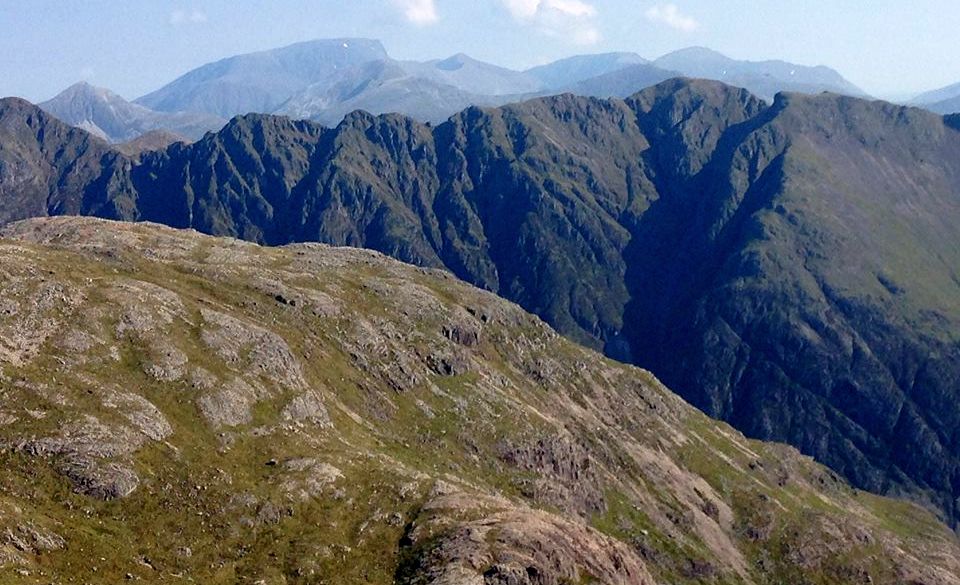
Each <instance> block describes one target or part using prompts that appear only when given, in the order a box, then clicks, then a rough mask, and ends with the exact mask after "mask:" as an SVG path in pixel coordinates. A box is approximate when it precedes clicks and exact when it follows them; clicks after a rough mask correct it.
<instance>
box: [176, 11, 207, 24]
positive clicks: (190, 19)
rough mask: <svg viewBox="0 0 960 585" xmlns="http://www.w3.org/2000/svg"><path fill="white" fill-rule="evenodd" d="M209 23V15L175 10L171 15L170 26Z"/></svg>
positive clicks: (201, 12)
mask: <svg viewBox="0 0 960 585" xmlns="http://www.w3.org/2000/svg"><path fill="white" fill-rule="evenodd" d="M204 22H207V15H206V13H205V12H203V11H200V10H191V11H186V10H174V11H173V12H171V13H170V24H172V25H173V26H179V25H181V24H202V23H204Z"/></svg>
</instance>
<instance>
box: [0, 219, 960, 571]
mask: <svg viewBox="0 0 960 585" xmlns="http://www.w3.org/2000/svg"><path fill="white" fill-rule="evenodd" d="M8 235H12V236H15V237H17V238H19V239H21V240H24V241H25V242H26V243H23V244H20V243H16V242H15V241H13V240H7V241H4V242H3V243H2V244H0V278H2V279H3V280H2V287H3V290H4V292H5V294H4V299H5V302H6V305H5V307H3V310H0V315H2V316H0V331H2V332H3V337H2V339H4V344H3V345H2V346H0V349H2V351H0V365H2V376H0V399H2V400H0V420H2V421H4V424H3V425H0V445H5V447H4V448H3V450H2V452H0V461H2V465H3V467H4V469H5V470H6V472H5V473H4V474H3V475H2V476H0V580H2V581H3V582H4V583H6V582H11V583H46V582H49V581H50V580H51V579H53V580H56V581H60V582H90V581H95V582H96V581H101V582H118V581H121V580H123V579H124V578H125V577H126V575H127V574H130V575H132V576H133V577H135V578H140V579H144V580H149V581H153V582H180V581H181V580H183V579H185V578H191V579H193V580H194V581H196V582H205V583H235V582H256V581H257V580H263V581H264V582H266V583H324V582H329V583H334V582H336V583H364V582H375V583H390V582H394V580H395V579H396V580H399V581H401V582H411V583H418V582H430V579H440V578H442V577H443V576H444V575H447V577H448V578H449V574H448V573H444V571H450V570H451V569H450V567H467V568H468V573H469V572H470V571H472V573H470V574H473V575H479V574H480V573H483V572H485V571H487V572H489V571H492V570H494V568H495V567H501V566H514V565H516V566H518V567H521V568H524V569H525V568H526V567H534V568H537V570H538V571H540V574H542V575H547V576H550V578H554V579H558V580H559V582H592V581H591V580H592V579H596V580H599V581H601V582H611V583H614V582H636V581H635V580H634V581H631V579H630V578H628V577H626V576H624V574H623V572H622V571H623V570H625V569H617V568H615V566H616V565H617V564H618V563H619V565H620V566H622V567H631V566H636V567H645V569H643V570H645V571H649V574H650V575H651V576H652V578H653V579H654V580H656V582H663V583H739V582H754V583H777V582H791V583H859V582H863V580H864V579H866V577H867V576H868V575H869V577H870V578H871V579H872V580H873V582H874V583H895V582H902V581H903V580H905V579H909V578H914V579H917V580H920V581H922V582H925V583H956V582H957V580H956V575H957V574H960V573H958V571H960V567H958V565H957V561H956V559H957V558H960V556H958V555H960V547H958V544H957V542H956V539H955V538H954V536H953V535H952V534H951V533H949V532H948V531H947V530H946V529H945V528H944V527H943V526H941V525H940V524H938V523H937V522H936V521H935V520H934V519H933V518H932V517H931V516H930V515H929V514H928V513H926V512H924V511H922V510H920V509H919V508H916V507H914V506H911V505H909V504H903V503H898V502H893V501H890V500H886V499H882V498H877V497H874V496H869V495H866V494H863V493H861V492H857V491H855V490H852V489H851V488H849V487H847V486H846V485H845V484H844V483H843V482H842V481H840V480H839V479H837V478H836V477H835V476H833V475H832V474H831V473H830V472H828V471H826V470H825V469H823V468H821V467H819V466H817V465H815V464H814V463H812V462H811V461H810V460H808V459H806V458H803V457H801V456H799V455H798V454H797V453H796V452H795V451H792V450H791V449H789V448H787V447H783V446H779V445H772V444H763V443H758V442H754V441H748V440H746V439H744V438H743V437H742V436H740V435H739V434H737V433H736V431H734V430H732V429H731V428H729V427H727V426H725V425H723V424H720V423H716V422H714V421H711V420H709V419H708V418H706V417H704V416H703V415H701V414H699V413H698V412H696V411H695V410H694V409H692V408H690V407H689V406H687V405H686V404H684V403H683V402H682V401H680V400H679V399H678V398H677V397H676V396H674V395H673V394H671V393H670V392H669V391H667V390H666V389H664V388H663V387H662V386H660V385H659V383H657V382H656V380H654V379H653V378H652V377H651V376H650V375H649V374H647V373H646V372H643V371H641V370H638V369H635V368H631V367H627V366H622V365H619V364H614V363H613V362H610V361H608V360H606V359H604V358H602V357H600V356H599V355H597V354H594V353H591V352H589V351H586V350H583V349H581V348H579V347H577V346H575V345H573V344H571V343H569V342H567V341H565V340H563V339H562V338H560V337H558V336H557V335H556V334H554V333H553V332H552V331H551V330H549V329H548V328H547V327H546V326H545V325H543V324H542V323H541V322H540V321H538V320H537V319H535V318H533V317H531V316H528V315H527V314H525V313H523V312H522V311H521V310H519V308H517V307H515V306H513V305H510V304H508V303H505V302H504V301H501V300H499V299H496V298H495V297H493V296H492V295H489V294H486V293H482V292H480V291H478V290H476V289H471V288H469V287H468V286H466V285H464V284H462V283H460V282H458V281H456V280H454V279H452V278H451V277H449V276H447V275H445V274H443V273H438V272H430V271H424V270H421V269H415V268H412V267H408V266H404V265H401V264H399V263H396V262H394V261H390V260H387V259H385V258H383V257H380V256H378V255H376V254H373V253H368V252H362V251H355V250H338V249H330V248H323V247H319V246H294V247H289V248H279V249H263V248H258V247H256V246H253V245H249V244H242V243H238V242H234V241H229V240H217V239H212V238H207V237H202V236H198V235H196V234H192V233H186V232H173V231H171V230H168V229H162V228H157V227H150V226H146V225H119V224H109V223H104V222H97V221H94V220H82V219H61V220H46V222H37V223H26V224H19V225H15V226H14V227H13V228H12V231H9V232H8ZM38 242H39V243H38ZM25 260H27V261H26V262H25ZM142 283H149V284H147V285H144V284H142ZM151 285H152V286H151ZM51 287H52V288H51ZM51 291H52V292H51ZM170 293H172V295H173V296H171V294H170ZM211 310H215V311H219V312H222V313H224V314H228V315H230V316H232V317H235V318H237V319H240V320H241V321H242V322H244V323H246V324H248V327H247V328H246V330H248V331H251V330H253V331H255V330H256V329H255V327H262V328H265V329H266V330H269V331H272V332H275V333H276V334H278V335H279V336H280V338H281V339H282V342H280V343H279V344H277V343H276V342H275V338H269V337H262V338H261V342H258V343H254V344H246V345H244V344H243V343H240V344H239V346H238V347H239V349H238V350H237V352H236V353H235V355H234V356H233V357H232V358H231V359H224V357H223V355H225V354H223V353H222V350H223V346H222V345H217V343H216V342H214V343H211V342H210V340H211V339H214V338H212V337H211V336H210V333H211V331H214V332H215V331H217V327H216V326H215V325H214V324H213V323H212V322H210V321H209V319H208V318H207V317H205V316H204V315H205V314H206V315H208V316H209V314H210V313H209V311H211ZM139 311H145V312H146V313H141V312H139ZM137 315H139V317H137ZM144 315H145V316H144ZM164 315H168V316H169V319H167V318H165V317H164ZM123 323H126V324H127V325H128V328H127V329H126V331H124V332H123V333H122V334H119V335H118V329H117V328H118V325H120V324H123ZM131 324H133V325H131ZM130 327H133V328H132V329H131V328H130ZM477 332H479V342H478V343H474V341H473V334H475V333H477ZM80 333H85V334H87V335H86V336H81V335H80ZM229 335H232V334H228V335H227V337H229ZM236 335H240V334H239V333H237V334H236ZM81 338H82V339H86V340H88V342H87V343H78V342H77V339H81ZM241 338H242V335H241V336H240V337H238V339H241ZM264 339H266V340H267V341H266V342H264V341H263V340H264ZM71 340H72V341H71ZM221 340H222V338H221ZM271 340H273V341H271ZM257 347H269V348H272V351H273V353H271V352H270V351H267V352H266V353H264V352H258V350H257ZM284 347H286V348H288V349H289V354H286V353H285V350H284ZM79 348H82V349H79ZM171 348H173V349H171ZM31 350H33V351H31ZM178 351H179V352H181V353H182V354H183V356H185V357H186V358H187V362H186V364H183V365H182V368H181V369H182V371H181V373H180V378H179V379H171V380H169V381H160V380H158V379H157V378H156V376H151V375H150V372H151V371H155V370H152V369H151V366H152V365H155V364H158V363H160V364H163V363H166V362H164V359H165V356H167V357H169V355H171V354H176V352H178ZM158 352H159V353H158ZM264 356H266V357H264ZM285 356H293V360H294V361H293V362H288V361H284V360H285ZM444 364H445V365H444ZM200 368H202V369H203V370H205V371H206V372H208V373H209V374H210V375H212V376H213V377H215V378H216V379H217V382H216V383H215V384H213V385H212V386H211V387H209V388H205V387H204V385H203V384H202V383H198V382H197V380H198V378H197V376H196V372H198V371H199V369H200ZM298 369H299V370H300V371H302V377H303V380H304V384H305V386H304V385H301V384H300V382H298V380H297V375H295V372H296V371H297V370H298ZM173 370H176V368H173ZM171 371H172V370H171ZM291 372H293V373H294V374H291ZM449 374H452V375H449ZM168 377H176V374H175V373H174V374H171V375H170V376H168ZM235 377H240V378H242V379H244V380H246V381H247V382H248V383H249V384H250V385H252V386H257V387H259V388H260V389H261V391H260V393H259V394H258V396H257V398H256V400H255V404H253V405H252V406H251V409H250V415H251V418H250V420H249V422H246V423H243V424H240V425H238V426H235V427H219V428H218V427H215V426H214V425H212V424H211V422H210V420H209V419H208V418H206V417H205V416H204V415H203V412H202V409H201V408H200V407H199V404H200V403H201V400H202V397H203V396H205V395H209V394H210V393H212V392H216V390H217V389H218V388H220V387H222V386H224V385H226V384H227V383H228V382H229V381H230V380H231V379H233V378H235ZM306 388H311V389H314V390H317V391H319V393H320V396H321V398H322V401H323V403H324V404H325V407H326V410H327V412H328V413H329V419H330V423H331V424H330V425H326V424H317V423H316V422H310V421H305V422H299V423H298V422H291V421H285V420H283V417H282V416H281V414H280V413H281V412H282V411H283V409H284V407H285V406H286V405H287V404H289V403H290V401H291V400H292V399H293V398H295V397H296V396H298V395H301V394H303V393H304V392H306V391H307V390H306ZM117 393H129V394H134V395H137V396H140V397H143V398H145V399H146V400H148V401H149V402H150V403H152V404H153V405H155V406H156V408H157V409H158V410H159V411H160V412H161V413H162V417H163V418H164V419H166V420H167V421H168V422H169V425H170V427H171V428H172V431H173V432H172V434H170V435H169V436H168V437H166V438H164V439H163V440H160V441H154V440H143V445H142V446H141V447H140V448H139V449H137V450H136V451H134V452H132V453H129V454H120V455H119V456H116V457H112V458H107V459H106V460H103V461H107V460H109V461H115V462H117V463H118V464H120V465H123V466H129V467H130V468H131V469H133V470H134V471H135V472H136V474H137V475H138V477H139V481H140V483H139V486H138V487H137V488H136V489H135V490H134V491H133V492H132V493H131V494H130V495H129V496H127V497H124V498H119V499H113V500H108V501H103V500H99V499H96V498H91V497H89V496H86V495H82V494H79V493H77V491H76V489H75V488H76V487H77V486H76V485H74V484H72V483H71V481H70V480H69V479H67V478H66V477H64V475H63V474H61V473H59V472H58V470H61V469H62V465H61V464H62V463H63V460H64V458H65V457H66V456H65V455H59V456H57V455H53V456H48V457H36V456H33V455H31V453H32V451H31V450H30V449H29V448H25V447H24V445H25V444H28V443H30V442H31V441H33V442H34V443H35V442H36V440H37V439H42V438H45V437H46V438H49V437H56V436H58V435H59V434H62V432H63V431H62V429H65V428H70V425H71V423H75V422H77V421H82V420H83V418H82V417H83V416H86V415H92V416H95V417H97V419H98V420H99V421H100V422H101V423H103V424H104V425H107V426H108V427H109V428H110V429H111V433H115V434H116V435H117V436H123V435H122V433H123V432H124V429H127V430H130V429H137V428H139V427H137V425H136V424H135V423H134V422H132V419H131V418H130V416H129V415H130V414H131V412H133V411H134V410H135V409H133V408H132V407H130V406H129V405H125V404H121V405H120V406H119V407H110V406H109V405H105V402H107V403H112V404H116V403H117V400H116V398H115V397H116V394H117ZM111 397H114V398H111ZM13 419H15V420H13ZM58 429H60V430H58ZM136 433H137V431H134V434H136ZM104 442H109V441H104ZM305 458H306V459H310V460H314V463H323V464H326V465H329V466H333V467H335V468H336V469H337V470H339V475H337V474H334V475H332V476H328V475H325V474H324V473H316V472H315V471H316V469H317V468H314V470H313V471H311V470H310V469H304V466H303V465H300V466H298V462H300V461H301V460H302V459H305ZM97 461H101V460H100V459H97ZM273 463H275V464H273ZM324 469H327V468H324ZM311 477H313V479H314V483H313V484H311V483H310V478H311ZM324 477H327V479H332V481H330V482H329V483H328V482H326V480H325V479H324ZM311 486H312V487H311ZM304 491H306V492H310V493H309V495H307V496H306V497H301V494H302V493H303V492H304ZM518 526H520V528H517V527H518ZM588 526H592V527H594V528H595V529H596V530H597V531H598V532H595V531H593V530H592V529H590V528H588ZM551 527H553V528H551ZM557 527H559V528H557ZM6 529H9V531H7V530H6ZM517 530H519V531H520V535H521V538H516V535H515V533H516V531H517ZM541 530H542V531H543V532H544V533H546V534H553V535H554V536H553V537H551V538H550V539H546V540H543V541H540V540H537V538H538V537H537V534H540V532H538V531H541ZM551 530H555V532H550V531H551ZM25 534H26V535H28V536H26V537H24V536H23V535H25ZM31 534H40V535H47V536H49V535H52V534H55V535H59V536H60V537H62V538H63V539H64V542H65V545H64V546H63V547H60V546H53V547H48V548H53V549H56V550H44V546H42V544H41V540H42V539H39V540H38V539H37V538H36V537H35V536H29V535H31ZM466 534H482V535H484V536H483V538H482V539H480V540H479V541H477V540H476V539H474V540H470V539H469V538H467V537H466V536H465V535H466ZM604 534H606V535H609V536H610V537H613V538H614V539H616V541H619V542H616V541H606V540H604V539H605V538H606V537H605V536H603V535H604ZM10 535H14V536H17V535H20V540H19V541H17V540H16V539H13V538H11V537H10ZM558 535H564V537H568V538H571V539H580V540H575V542H577V543H579V548H577V547H571V545H569V544H563V543H562V542H561V541H562V538H561V537H560V536H558ZM31 538H32V539H33V540H31ZM24 539H26V541H27V542H28V544H29V543H32V544H29V546H26V547H23V546H21V547H19V548H20V549H24V550H20V549H18V547H17V546H16V542H21V541H24ZM531 542H534V543H536V542H540V543H543V542H545V543H548V544H544V545H543V546H542V547H541V548H539V549H531V548H530V547H531V546H532V545H530V544H529V543H531ZM471 547H472V548H471ZM525 547H526V548H525ZM565 547H567V548H565ZM188 549H189V550H188ZM551 551H554V552H556V554H559V555H560V557H559V558H562V559H564V560H563V562H558V563H557V564H555V565H551V563H550V562H549V559H550V558H551V557H550V554H551ZM591 551H595V554H592V553H591ZM601 551H602V552H601ZM610 551H613V552H610ZM614 553H616V554H617V555H619V556H618V557H617V558H618V559H619V560H618V561H616V562H614V561H612V560H607V561H606V562H604V561H603V560H602V559H603V558H604V557H603V555H604V554H611V555H612V554H614ZM597 559H601V560H599V561H598V560H597ZM598 563H599V564H598ZM631 563H632V564H631ZM552 567H554V568H552ZM555 567H559V568H555ZM551 571H554V572H553V573H551ZM618 571H621V572H618ZM635 571H639V569H635ZM527 574H529V572H528V573H527ZM633 575H634V578H637V579H639V578H638V577H637V575H638V573H636V572H635V573H633ZM545 578H546V577H545ZM564 579H565V580H566V581H564ZM437 582H440V581H437ZM554 582H557V581H554Z"/></svg>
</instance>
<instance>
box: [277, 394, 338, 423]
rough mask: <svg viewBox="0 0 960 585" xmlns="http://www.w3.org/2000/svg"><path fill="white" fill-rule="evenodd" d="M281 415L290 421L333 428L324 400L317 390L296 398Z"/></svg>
mask: <svg viewBox="0 0 960 585" xmlns="http://www.w3.org/2000/svg"><path fill="white" fill-rule="evenodd" d="M280 414H281V416H282V417H283V418H284V419H286V420H289V421H294V422H305V423H311V424H314V425H317V426H321V427H328V426H332V423H331V422H330V415H329V414H328V413H327V409H326V407H325V406H324V404H323V400H322V399H321V398H320V395H319V394H318V393H317V392H316V391H315V390H309V391H307V392H305V393H304V394H301V395H300V396H297V397H296V398H294V399H293V401H291V402H290V404H288V405H287V406H285V407H284V409H283V411H282V412H281V413H280Z"/></svg>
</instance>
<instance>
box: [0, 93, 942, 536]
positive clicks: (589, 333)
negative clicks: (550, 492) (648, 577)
mask: <svg viewBox="0 0 960 585" xmlns="http://www.w3.org/2000/svg"><path fill="white" fill-rule="evenodd" d="M958 141H960V135H958V133H957V132H956V130H954V129H953V128H952V127H950V126H948V125H946V123H945V120H944V118H942V117H939V116H935V115H933V114H930V113H927V112H923V111H921V110H918V109H913V108H904V107H899V106H894V105H891V104H885V103H882V102H867V101H864V100H859V99H855V98H847V97H838V96H832V95H820V96H804V95H800V94H781V95H780V96H778V98H777V99H776V100H775V101H774V103H773V104H768V103H766V102H765V101H763V100H761V99H759V98H757V97H755V96H752V95H751V94H750V93H749V92H747V91H745V90H742V89H736V88H731V87H729V86H725V85H723V84H720V83H716V82H709V81H699V80H671V81H667V82H664V83H662V84H660V85H658V86H655V87H654V88H651V89H648V90H646V91H644V92H641V93H639V94H637V95H635V96H632V97H631V98H629V99H627V100H617V99H613V100H600V99H596V98H578V97H575V96H572V95H561V96H556V97H551V98H543V99H538V100H533V101H530V102H525V103H522V104H516V105H511V106H507V107H503V108H498V109H491V108H477V107H473V108H469V109H467V110H464V111H463V112H461V113H460V114H458V115H456V116H454V117H453V118H451V119H450V120H449V121H448V122H445V123H443V124H441V125H439V126H435V127H431V126H425V125H422V124H419V123H417V122H415V121H413V120H410V119H408V118H404V117H402V116H397V115H385V116H379V117H375V116H372V115H370V114H366V113H362V112H358V113H354V114H351V115H348V116H347V117H346V118H345V119H344V120H343V122H341V123H340V124H339V125H338V126H337V127H335V128H323V127H320V126H317V125H314V124H310V123H306V122H295V121H291V120H288V119H284V118H277V117H270V116H260V115H253V116H246V117H243V118H237V119H235V120H233V121H232V122H231V124H230V125H228V127H227V128H226V129H225V130H224V131H222V132H221V133H219V134H217V135H211V136H209V137H207V138H205V139H204V140H202V141H200V142H199V143H197V144H195V145H192V146H178V145H175V146H173V147H171V148H170V149H168V150H167V151H161V152H157V153H148V154H146V155H144V157H143V158H142V160H141V161H140V162H138V163H137V164H135V165H130V164H128V163H126V162H124V161H123V160H119V162H118V163H117V164H110V165H107V168H106V170H105V172H104V174H103V176H102V177H99V176H98V177H97V178H92V179H91V181H92V182H96V184H97V185H105V187H103V189H104V190H105V194H104V192H100V194H98V195H97V197H93V196H92V193H91V194H85V193H84V192H83V191H82V190H81V191H79V192H76V193H74V194H73V197H74V198H75V200H74V203H73V204H72V205H73V207H71V208H70V209H86V210H88V211H87V213H91V214H97V215H101V216H105V217H112V218H119V219H128V220H151V221H159V222H162V223H165V224H168V225H173V226H176V227H193V228H196V229H200V230H201V231H206V232H211V233H215V234H221V235H231V236H237V237H242V238H245V239H250V240H254V241H258V242H264V243H268V244H285V243H289V242H292V241H323V242H329V243H335V244H340V245H343V244H345V245H351V246H362V247H370V248H374V249H377V250H379V251H381V252H384V253H387V254H389V255H391V256H394V257H397V258H400V259H401V260H404V261H408V262H412V263H416V264H420V265H423V266H428V267H446V268H448V269H450V270H451V271H452V272H454V273H455V274H456V275H457V276H459V277H461V278H463V279H465V280H467V281H469V282H472V283H474V284H476V285H478V286H480V287H482V288H485V289H488V290H492V291H496V292H498V293H499V294H501V295H503V296H505V297H507V298H510V299H511V300H513V301H515V302H518V303H519V304H521V305H522V306H523V307H525V308H526V309H528V310H530V311H532V312H534V313H536V314H538V315H540V316H541V317H543V318H544V319H545V320H546V321H548V322H549V323H551V324H552V325H553V326H555V327H557V328H558V329H559V330H560V331H561V332H563V333H564V334H565V335H568V336H570V337H571V338H573V339H575V340H577V341H579V342H581V343H584V344H586V345H588V346H590V347H593V348H595V349H603V350H604V351H605V353H607V354H608V355H611V356H613V357H617V358H619V359H622V360H626V361H632V362H635V363H638V364H641V365H643V366H646V367H648V368H649V369H651V370H653V371H654V372H655V373H656V374H657V375H658V376H660V377H661V378H662V379H664V380H665V382H666V383H668V384H669V385H670V387H672V388H675V389H676V390H677V391H679V392H680V393H681V394H682V395H683V396H685V397H686V398H687V399H689V400H690V401H691V402H693V403H694V404H695V405H696V406H698V407H700V408H703V409H704V410H705V411H706V412H708V413H710V414H712V415H715V416H720V417H723V418H725V419H728V420H731V421H733V422H735V423H736V424H737V426H739V427H740V428H742V429H745V430H747V431H748V433H749V434H751V435H753V436H758V437H764V438H768V439H777V440H782V441H787V442H790V443H792V444H794V445H796V446H798V447H800V448H801V450H802V451H803V452H805V453H807V454H811V455H815V456H816V457H817V459H818V460H820V461H822V462H825V463H827V464H829V465H830V466H832V467H834V468H835V469H837V470H840V471H841V472H843V473H844V475H845V476H847V477H848V478H851V479H852V480H853V481H854V483H855V484H856V485H858V486H860V487H864V488H867V489H870V490H873V491H877V492H880V493H891V494H897V495H901V496H904V497H909V498H912V499H915V500H917V501H920V502H922V503H924V504H925V505H927V506H929V507H931V508H933V509H937V510H939V511H940V512H941V513H942V514H943V516H944V518H945V519H946V520H947V521H948V522H950V523H954V522H955V519H956V513H957V512H956V503H955V500H956V497H957V495H958V494H957V492H956V489H957V487H956V486H958V485H960V483H958V478H960V471H958V470H960V466H958V449H957V444H956V442H955V439H956V437H955V436H954V435H953V434H952V433H953V431H951V429H955V428H957V427H956V422H957V420H958V419H960V413H958V412H957V408H956V401H955V400H954V399H955V396H956V395H955V388H954V386H953V385H952V382H951V380H952V379H954V378H953V376H956V375H957V372H958V371H960V370H958V364H960V361H958V359H957V358H958V356H957V350H956V339H954V335H953V333H952V332H953V331H955V328H954V324H955V323H956V322H957V319H958V307H960V304H958V295H957V286H958V285H957V280H955V279H953V278H952V277H951V276H950V275H951V274H956V273H958V272H960V269H958V267H957V258H956V257H955V256H954V255H952V254H953V252H952V249H951V248H950V247H949V245H946V244H945V243H947V242H951V241H956V240H957V235H956V234H955V230H956V227H955V226H956V225H957V222H954V221H953V219H952V218H953V217H954V215H955V210H956V206H955V202H954V199H955V195H954V194H955V193H956V192H957V189H956V185H958V184H960V178H958V177H960V171H958V164H960V163H958V161H957V160H956V157H955V154H954V153H955V152H957V151H958V148H960V143H958ZM224 169H232V170H231V171H230V172H225V171H224ZM0 184H2V183H0ZM918 185H922V187H919V186H918ZM61 197H63V194H62V193H61ZM55 211H56V210H54V211H47V212H49V213H53V212H55ZM798 356H799V357H798Z"/></svg>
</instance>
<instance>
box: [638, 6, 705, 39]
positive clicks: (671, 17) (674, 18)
mask: <svg viewBox="0 0 960 585" xmlns="http://www.w3.org/2000/svg"><path fill="white" fill-rule="evenodd" d="M646 16H647V20H649V21H650V22H656V23H658V24H665V25H667V26H669V27H670V28H672V29H675V30H678V31H681V32H693V31H695V30H697V29H698V28H700V23H699V22H697V20H696V19H695V18H693V17H691V16H687V15H686V14H684V13H683V12H682V11H681V10H680V8H679V7H678V6H677V5H676V4H657V5H656V6H653V7H651V8H650V9H649V10H647V12H646Z"/></svg>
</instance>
